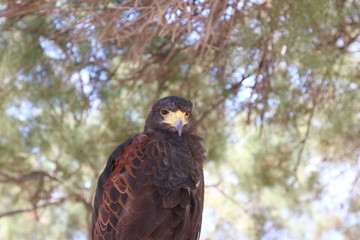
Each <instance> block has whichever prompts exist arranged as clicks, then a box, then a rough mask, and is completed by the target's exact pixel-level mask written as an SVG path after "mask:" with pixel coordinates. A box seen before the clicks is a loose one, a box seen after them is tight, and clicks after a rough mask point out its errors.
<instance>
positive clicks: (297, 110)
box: [0, 0, 360, 240]
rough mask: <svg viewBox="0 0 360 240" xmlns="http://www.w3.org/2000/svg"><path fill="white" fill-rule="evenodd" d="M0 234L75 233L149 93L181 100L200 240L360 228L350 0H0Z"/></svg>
mask: <svg viewBox="0 0 360 240" xmlns="http://www.w3.org/2000/svg"><path fill="white" fill-rule="evenodd" d="M0 32H1V33H0V111H1V114H0V132H1V135H0V195H1V197H0V239H6V240H7V239H9V240H18V239H36V240H38V239H74V240H83V239H89V235H88V234H89V229H90V220H91V214H92V202H93V197H94V191H95V184H96V181H97V177H98V176H99V174H100V172H101V171H102V169H103V168H104V166H105V163H106V160H107V157H108V155H109V154H110V153H111V152H112V151H113V150H114V149H115V147H117V146H118V145H119V144H120V143H122V142H123V141H124V140H125V139H126V138H128V137H130V136H132V135H134V134H137V133H139V132H141V131H142V129H143V126H144V120H145V118H146V116H147V114H148V113H149V111H150V108H151V106H152V104H153V103H154V102H155V101H156V100H157V99H159V98H161V97H165V96H168V95H178V96H182V97H184V98H187V99H190V100H192V101H194V103H195V105H196V107H195V110H194V115H195V116H196V118H197V121H198V134H199V135H200V136H202V137H203V138H204V141H203V144H204V145H205V147H206V149H207V156H208V161H207V163H206V164H205V180H206V200H205V209H204V220H203V229H202V235H201V239H202V240H205V239H206V240H207V239H215V240H217V239H220V240H221V239H225V240H232V239H234V240H237V239H249V240H253V239H254V240H257V239H264V240H269V239H309V240H312V239H322V240H328V239H330V240H333V239H336V240H342V239H344V240H345V239H346V240H357V239H360V201H359V199H360V95H359V90H360V66H359V63H360V37H359V36H360V2H359V1H358V0H328V1H310V0H304V1H297V0H287V1H285V0H278V1H272V0H212V1H210V0H173V1H169V0H153V1H147V0H129V1H122V0H96V1H94V0H77V1H70V0H0Z"/></svg>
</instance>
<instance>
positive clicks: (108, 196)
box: [92, 134, 149, 240]
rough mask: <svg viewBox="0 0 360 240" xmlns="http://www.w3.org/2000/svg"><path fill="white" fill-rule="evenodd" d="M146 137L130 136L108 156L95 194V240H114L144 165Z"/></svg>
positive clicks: (93, 226) (93, 231)
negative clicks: (125, 207)
mask: <svg viewBox="0 0 360 240" xmlns="http://www.w3.org/2000/svg"><path fill="white" fill-rule="evenodd" d="M148 140H149V138H148V137H147V136H146V135H145V134H139V135H136V136H134V137H131V138H129V139H127V140H126V141H125V142H124V143H123V144H121V145H120V146H119V147H117V148H116V149H115V151H114V152H113V153H112V154H111V155H110V157H109V158H108V161H107V164H106V167H105V169H104V171H103V172H102V174H101V175H100V177H99V180H98V185H97V189H96V194H95V200H94V212H93V225H92V236H93V239H94V240H97V239H106V240H108V239H109V240H110V239H116V235H117V232H118V231H119V222H120V218H121V216H122V215H123V214H124V206H125V204H126V201H127V198H128V197H129V195H130V197H131V194H132V192H133V188H134V186H135V184H136V181H135V180H136V179H135V176H136V175H137V171H138V170H139V169H140V168H141V166H142V165H143V164H144V149H145V145H146V144H147V142H148Z"/></svg>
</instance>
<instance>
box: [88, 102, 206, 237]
mask: <svg viewBox="0 0 360 240" xmlns="http://www.w3.org/2000/svg"><path fill="white" fill-rule="evenodd" d="M192 108H193V104H192V103H191V101H188V100H186V99H184V98H181V97H177V96H169V97H165V98H162V99H160V100H158V101H157V102H156V103H155V104H154V105H153V107H152V109H151V112H150V114H149V115H148V117H147V119H146V123H145V128H144V131H143V132H142V133H140V134H138V135H135V136H132V137H130V138H128V139H127V140H126V141H125V142H123V143H122V144H121V145H120V146H118V147H117V148H116V149H115V150H114V152H113V153H112V154H111V155H110V156H109V158H108V160H107V164H106V166H105V169H104V170H103V172H102V173H101V175H100V176H99V179H98V183H97V189H96V193H95V199H94V211H93V218H92V230H91V234H92V238H93V240H100V239H101V240H115V239H116V240H172V239H173V240H196V239H199V237H200V230H201V221H202V211H203V202H204V174H203V162H204V161H205V154H204V152H205V151H204V148H203V146H202V145H201V140H202V138H200V137H199V136H197V135H196V134H195V120H194V118H193V115H192Z"/></svg>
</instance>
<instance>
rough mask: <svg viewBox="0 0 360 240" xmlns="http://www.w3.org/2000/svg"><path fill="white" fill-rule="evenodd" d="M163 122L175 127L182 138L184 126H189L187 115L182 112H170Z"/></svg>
mask: <svg viewBox="0 0 360 240" xmlns="http://www.w3.org/2000/svg"><path fill="white" fill-rule="evenodd" d="M163 122H164V123H167V124H170V125H171V126H173V127H175V128H176V129H177V130H178V132H179V136H181V133H182V129H183V127H184V125H186V124H188V121H187V120H186V117H185V113H184V112H182V111H180V110H177V111H176V112H169V114H168V115H166V116H165V119H164V121H163Z"/></svg>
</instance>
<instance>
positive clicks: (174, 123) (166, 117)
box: [145, 96, 194, 136]
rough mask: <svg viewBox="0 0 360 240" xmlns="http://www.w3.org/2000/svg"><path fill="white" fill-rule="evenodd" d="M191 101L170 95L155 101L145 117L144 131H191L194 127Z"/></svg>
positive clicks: (180, 132) (179, 132)
mask: <svg viewBox="0 0 360 240" xmlns="http://www.w3.org/2000/svg"><path fill="white" fill-rule="evenodd" d="M192 106H193V105H192V103H191V102H190V101H188V100H186V99H184V98H181V97H176V96H170V97H165V98H161V99H160V100H159V101H157V102H156V103H155V104H154V106H153V107H152V110H151V112H150V114H149V116H148V117H147V119H146V124H145V131H154V130H155V131H156V130H158V131H159V130H160V131H165V132H171V133H178V134H179V136H181V134H183V133H187V132H191V131H192V130H193V127H194V123H193V122H194V120H193V117H192V113H191V110H192Z"/></svg>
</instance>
